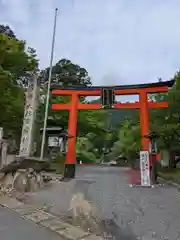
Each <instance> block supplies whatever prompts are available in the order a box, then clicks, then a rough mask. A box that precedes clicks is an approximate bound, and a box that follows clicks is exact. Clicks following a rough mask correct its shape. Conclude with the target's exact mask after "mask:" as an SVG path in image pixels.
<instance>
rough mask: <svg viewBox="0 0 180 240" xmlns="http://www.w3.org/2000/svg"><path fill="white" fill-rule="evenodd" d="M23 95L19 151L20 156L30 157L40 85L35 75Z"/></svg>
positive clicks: (32, 148)
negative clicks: (24, 96)
mask: <svg viewBox="0 0 180 240" xmlns="http://www.w3.org/2000/svg"><path fill="white" fill-rule="evenodd" d="M25 95H26V103H25V108H24V120H23V127H22V135H21V143H20V151H19V156H20V157H30V156H32V155H33V152H34V133H35V120H36V112H37V108H38V105H39V99H40V96H39V95H40V87H39V84H38V77H37V75H34V76H33V78H32V81H31V82H30V83H29V86H28V88H27V91H26V94H25Z"/></svg>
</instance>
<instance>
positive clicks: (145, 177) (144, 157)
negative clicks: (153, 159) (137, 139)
mask: <svg viewBox="0 0 180 240" xmlns="http://www.w3.org/2000/svg"><path fill="white" fill-rule="evenodd" d="M140 170H141V186H151V179H150V166H149V152H148V151H141V152H140Z"/></svg>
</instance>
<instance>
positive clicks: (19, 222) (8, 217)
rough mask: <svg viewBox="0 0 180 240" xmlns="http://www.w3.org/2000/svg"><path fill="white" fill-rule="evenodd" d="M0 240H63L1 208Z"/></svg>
mask: <svg viewBox="0 0 180 240" xmlns="http://www.w3.org/2000/svg"><path fill="white" fill-rule="evenodd" d="M0 239H2V240H32V239H34V240H36V239H37V240H50V239H51V240H62V238H60V237H59V236H58V235H56V234H55V233H53V232H51V231H49V230H47V229H45V228H43V227H40V226H37V225H36V224H35V223H33V222H30V221H26V220H24V219H22V218H20V217H19V216H18V215H17V214H16V213H13V212H11V211H9V210H7V209H5V208H3V207H0Z"/></svg>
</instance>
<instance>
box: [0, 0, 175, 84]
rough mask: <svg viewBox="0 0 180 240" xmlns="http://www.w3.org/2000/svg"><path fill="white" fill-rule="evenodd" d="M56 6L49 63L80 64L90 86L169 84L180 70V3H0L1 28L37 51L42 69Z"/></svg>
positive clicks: (47, 56)
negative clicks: (5, 26) (159, 82)
mask: <svg viewBox="0 0 180 240" xmlns="http://www.w3.org/2000/svg"><path fill="white" fill-rule="evenodd" d="M56 7H57V8H58V9H59V11H58V18H57V31H56V42H55V53H54V61H53V62H54V63H56V62H57V61H58V60H60V59H61V58H67V59H70V60H71V61H72V62H73V63H76V64H79V65H80V66H82V67H84V68H86V69H87V70H88V72H89V76H90V77H91V79H92V82H93V84H94V85H112V84H116V85H121V84H136V83H145V82H156V81H157V79H158V78H160V77H161V78H162V79H163V80H169V79H171V77H173V75H174V74H175V72H176V71H177V70H178V69H179V68H180V30H179V22H180V14H179V12H180V0H0V24H8V25H9V26H10V27H11V28H12V29H13V30H14V32H15V33H16V35H17V36H18V37H19V38H20V39H23V40H26V41H27V44H28V45H29V46H31V47H33V48H35V49H36V51H37V54H38V58H39V60H40V67H41V68H45V67H47V66H49V62H50V51H51V42H52V28H53V20H54V9H55V8H56Z"/></svg>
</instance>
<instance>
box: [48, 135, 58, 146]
mask: <svg viewBox="0 0 180 240" xmlns="http://www.w3.org/2000/svg"><path fill="white" fill-rule="evenodd" d="M48 146H49V147H58V146H59V138H58V137H49V138H48Z"/></svg>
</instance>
